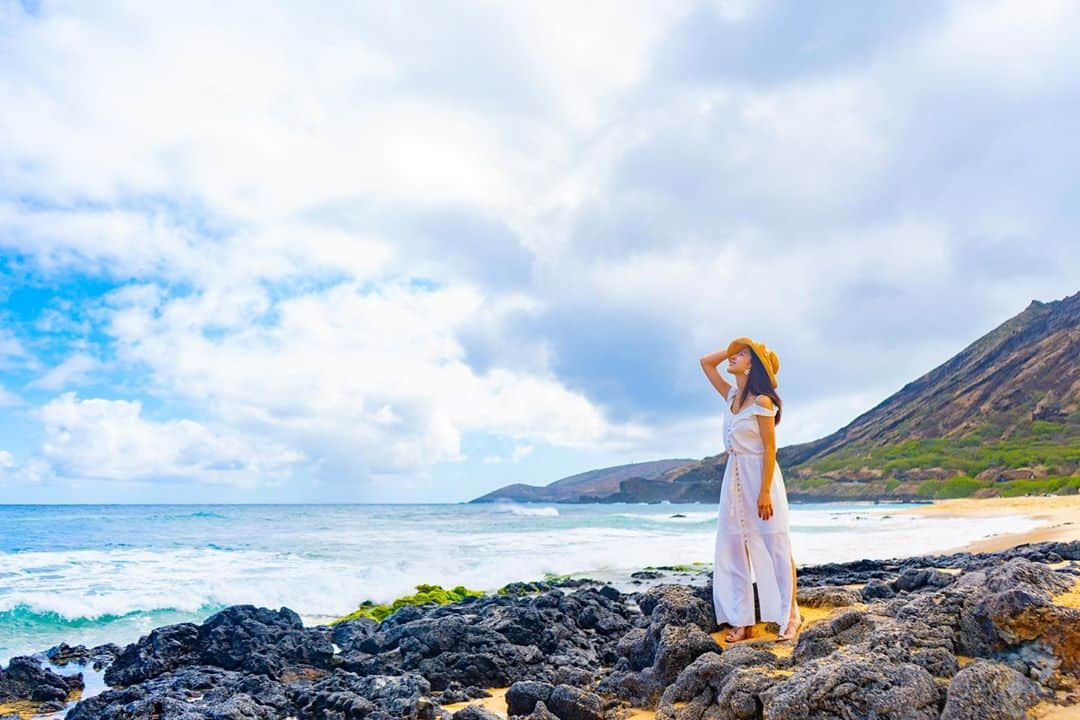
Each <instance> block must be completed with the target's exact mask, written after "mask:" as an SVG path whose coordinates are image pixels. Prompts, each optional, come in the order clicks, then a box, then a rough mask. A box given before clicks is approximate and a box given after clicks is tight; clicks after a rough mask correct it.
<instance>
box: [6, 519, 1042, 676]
mask: <svg viewBox="0 0 1080 720" xmlns="http://www.w3.org/2000/svg"><path fill="white" fill-rule="evenodd" d="M898 507H902V506H894V505H874V504H873V503H849V504H836V503H825V504H796V503H793V504H791V506H790V508H791V514H790V517H791V531H792V535H791V539H792V547H793V552H794V554H795V562H796V565H799V566H801V565H808V564H818V563H823V562H844V561H848V560H857V559H860V558H889V557H898V556H906V555H919V554H924V553H929V552H936V551H938V550H943V549H946V548H951V547H955V546H957V545H960V544H963V543H966V542H968V541H970V540H975V539H979V538H982V537H985V536H987V535H990V534H996V533H1003V532H1019V531H1024V530H1028V529H1031V528H1033V527H1035V526H1036V525H1037V522H1036V521H1033V520H1030V519H1027V518H1024V517H1019V516H1017V517H1001V518H970V519H968V518H965V519H957V518H942V517H935V518H923V517H918V516H914V515H896V514H895V512H896V510H897V509H898ZM715 532H716V508H715V507H714V506H708V505H677V504H668V503H664V504H653V505H648V504H595V505H568V504H557V503H555V504H543V505H534V504H529V505H519V504H507V503H500V504H494V505H492V504H465V503H458V504H424V505H415V504H409V505H388V504H379V505H0V665H6V664H7V662H8V660H9V659H10V658H11V657H12V656H15V655H21V654H29V653H32V652H35V651H41V650H45V649H47V648H49V647H51V646H53V645H56V644H57V643H59V642H61V641H66V642H68V643H70V644H72V645H75V644H80V643H81V644H85V645H87V646H91V645H96V644H100V643H103V642H110V641H111V642H116V643H118V644H121V645H123V644H124V643H127V642H131V641H134V640H137V639H138V638H139V636H140V635H143V634H145V633H147V632H149V630H150V629H152V628H154V627H157V626H159V625H164V624H168V623H175V622H183V621H192V622H200V621H202V620H203V619H205V618H206V617H208V616H210V615H211V614H213V613H214V612H216V611H218V610H220V609H221V608H223V607H226V606H228V605H234V604H238V603H252V604H255V605H262V606H266V607H270V608H274V609H276V608H279V607H281V606H288V607H290V608H292V609H293V610H295V611H296V612H297V613H299V614H300V616H301V617H302V618H303V619H304V622H305V624H318V623H321V622H326V621H328V620H330V619H332V618H335V617H339V616H341V615H344V614H345V613H348V612H349V611H351V610H353V609H355V608H356V606H357V605H359V604H360V603H361V602H363V601H364V600H373V601H375V602H388V601H391V600H393V599H394V598H396V597H399V596H401V595H406V594H411V593H412V592H414V591H415V586H416V585H417V584H419V583H435V584H441V585H443V586H447V587H452V586H455V585H465V586H466V587H468V588H471V589H481V590H489V591H493V590H495V589H497V588H499V587H501V586H503V585H505V584H506V583H509V582H513V581H517V580H537V579H542V578H543V577H544V575H545V574H546V573H555V574H560V575H562V574H574V575H581V576H589V577H594V578H597V579H601V580H602V579H605V578H606V577H615V576H617V575H620V574H624V573H625V572H626V571H633V570H638V569H641V568H642V567H643V566H646V565H671V564H677V563H692V562H706V563H711V562H712V551H713V540H714V538H715Z"/></svg>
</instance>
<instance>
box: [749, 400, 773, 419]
mask: <svg viewBox="0 0 1080 720" xmlns="http://www.w3.org/2000/svg"><path fill="white" fill-rule="evenodd" d="M750 414H751V415H767V416H768V417H773V416H774V415H776V408H775V407H773V408H763V407H761V406H760V405H758V404H757V403H756V402H755V403H754V404H753V405H751V406H750Z"/></svg>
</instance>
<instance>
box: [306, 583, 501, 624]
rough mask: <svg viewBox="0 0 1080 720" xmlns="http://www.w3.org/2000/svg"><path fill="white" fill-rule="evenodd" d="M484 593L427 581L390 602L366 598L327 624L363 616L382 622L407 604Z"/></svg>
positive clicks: (442, 602) (462, 586)
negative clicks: (446, 587) (353, 608)
mask: <svg viewBox="0 0 1080 720" xmlns="http://www.w3.org/2000/svg"><path fill="white" fill-rule="evenodd" d="M484 595H486V593H485V592H484V591H482V590H469V589H468V588H466V587H465V586H464V585H458V586H456V587H453V588H451V589H449V590H447V589H445V588H444V587H443V586H442V585H428V584H426V583H421V584H420V585H417V586H416V592H415V593H413V594H412V595H403V596H401V597H399V598H397V599H396V600H394V601H393V602H391V603H389V604H385V603H382V604H375V603H373V602H372V601H370V600H365V601H364V602H363V603H361V605H360V607H358V608H357V609H356V610H353V611H352V612H351V613H349V614H348V615H345V616H343V617H339V618H337V619H336V620H331V621H330V622H329V623H327V624H328V625H337V624H338V623H342V622H345V621H347V620H356V619H357V618H362V617H366V618H371V619H372V620H377V621H379V622H382V621H383V620H384V619H385V618H387V617H389V616H390V615H393V614H394V612H396V611H397V610H399V609H400V608H403V607H405V606H406V605H423V604H424V603H429V602H434V603H438V604H439V605H446V604H447V603H452V602H460V601H461V600H464V599H465V598H466V597H483V596H484Z"/></svg>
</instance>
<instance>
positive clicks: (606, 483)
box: [469, 458, 697, 503]
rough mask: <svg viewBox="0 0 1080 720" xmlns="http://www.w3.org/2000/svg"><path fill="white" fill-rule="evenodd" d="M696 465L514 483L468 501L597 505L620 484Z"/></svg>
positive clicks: (675, 462) (646, 465)
mask: <svg viewBox="0 0 1080 720" xmlns="http://www.w3.org/2000/svg"><path fill="white" fill-rule="evenodd" d="M695 462H697V461H696V460H694V459H693V458H679V459H670V460H651V461H649V462H639V463H631V464H629V465H615V466H613V467H606V468H600V469H599V470H589V471H588V472H583V473H578V474H577V475H571V476H569V477H564V478H562V479H561V480H556V481H555V482H553V483H551V484H549V485H543V486H541V485H525V484H524V483H514V484H513V485H507V486H505V487H501V488H499V489H498V490H493V491H492V492H489V493H488V494H487V495H483V496H481V497H478V498H476V499H474V500H470V501H469V502H474V503H480V502H495V501H496V500H515V501H517V502H597V501H598V500H600V499H602V498H607V497H608V496H610V495H612V494H615V493H618V492H619V487H620V485H621V483H622V482H624V481H626V480H628V479H631V478H632V479H635V481H636V480H651V479H653V478H657V477H660V476H662V475H663V474H664V473H665V472H666V471H668V470H672V469H674V468H677V467H681V466H683V465H688V464H691V463H695Z"/></svg>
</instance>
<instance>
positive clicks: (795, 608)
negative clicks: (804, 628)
mask: <svg viewBox="0 0 1080 720" xmlns="http://www.w3.org/2000/svg"><path fill="white" fill-rule="evenodd" d="M797 579H798V573H797V572H796V570H795V556H792V557H791V610H790V612H789V613H788V627H789V628H791V632H793V631H794V630H795V628H794V627H793V626H794V623H795V620H796V618H798V617H799V616H800V613H799V602H798V600H797V599H796V596H797V595H798V592H797V589H798V588H797V585H796V584H795V583H796V581H797ZM800 624H801V623H800ZM783 630H784V628H781V632H783ZM779 637H780V638H781V639H782V640H790V639H791V638H792V637H794V635H780V636H779Z"/></svg>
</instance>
